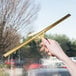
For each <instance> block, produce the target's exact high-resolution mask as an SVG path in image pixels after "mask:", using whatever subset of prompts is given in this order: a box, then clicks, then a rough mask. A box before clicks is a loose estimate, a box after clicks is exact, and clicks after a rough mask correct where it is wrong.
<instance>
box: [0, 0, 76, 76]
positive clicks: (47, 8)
mask: <svg viewBox="0 0 76 76" xmlns="http://www.w3.org/2000/svg"><path fill="white" fill-rule="evenodd" d="M75 3H76V1H75V0H71V1H69V0H67V1H66V0H64V1H60V0H57V1H56V0H0V76H31V75H32V76H45V75H47V76H50V75H51V76H70V74H69V72H68V70H67V67H66V66H65V64H64V63H63V62H62V61H60V60H58V59H57V58H56V57H50V56H48V55H47V54H46V53H45V52H40V51H39V50H40V46H39V44H40V42H41V40H40V39H39V38H37V39H34V40H32V41H31V42H29V43H28V44H27V45H24V46H23V47H21V48H19V49H17V51H15V52H14V53H12V54H11V55H9V56H7V57H4V56H3V54H5V53H6V52H8V51H9V50H11V49H13V48H15V47H16V46H19V45H20V44H21V43H23V42H26V41H28V40H29V39H30V38H31V37H32V36H30V37H29V35H30V34H32V33H37V32H39V31H41V30H42V29H44V28H46V27H48V26H49V25H51V24H52V23H54V22H56V21H57V20H58V19H60V18H62V17H63V16H65V15H66V14H68V13H69V14H71V17H69V18H68V19H66V20H65V21H63V22H61V23H59V24H58V25H57V26H55V27H54V28H52V29H50V30H48V31H47V32H46V33H45V34H44V37H46V38H49V39H54V40H56V41H58V42H59V43H60V45H61V47H62V48H63V50H64V52H65V53H66V54H67V55H68V56H69V57H70V58H71V59H72V60H73V61H74V62H76V35H75V33H76V30H75V28H76V26H75V20H76V15H75V13H76V11H75V6H76V5H75ZM64 72H65V74H64Z"/></svg>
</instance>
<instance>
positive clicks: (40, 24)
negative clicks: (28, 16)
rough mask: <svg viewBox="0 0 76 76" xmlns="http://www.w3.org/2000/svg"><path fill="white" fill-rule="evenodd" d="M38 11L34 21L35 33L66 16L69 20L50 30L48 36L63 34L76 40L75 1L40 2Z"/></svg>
mask: <svg viewBox="0 0 76 76" xmlns="http://www.w3.org/2000/svg"><path fill="white" fill-rule="evenodd" d="M39 2H40V11H39V12H38V18H37V20H36V21H35V32H37V31H40V30H42V29H43V28H45V27H47V26H49V25H51V24H52V23H54V22H56V21H57V20H59V19H60V18H62V17H63V16H65V15H66V14H68V13H69V14H71V16H70V17H69V18H67V19H66V20H64V21H63V22H61V23H59V24H58V25H57V26H55V27H54V28H52V29H50V30H49V31H48V32H47V33H48V34H50V33H51V34H65V35H66V36H67V37H69V38H71V39H76V0H40V1H39Z"/></svg>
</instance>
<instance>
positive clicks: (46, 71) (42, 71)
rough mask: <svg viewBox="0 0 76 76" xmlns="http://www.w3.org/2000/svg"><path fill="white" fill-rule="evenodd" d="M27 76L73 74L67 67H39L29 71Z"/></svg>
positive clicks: (68, 75) (62, 75)
mask: <svg viewBox="0 0 76 76" xmlns="http://www.w3.org/2000/svg"><path fill="white" fill-rule="evenodd" d="M26 76H71V75H70V74H69V72H68V70H67V69H65V68H38V69H32V70H28V71H27V75H26Z"/></svg>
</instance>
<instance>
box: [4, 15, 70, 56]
mask: <svg viewBox="0 0 76 76" xmlns="http://www.w3.org/2000/svg"><path fill="white" fill-rule="evenodd" d="M69 16H71V15H70V14H67V15H65V16H64V17H62V18H61V19H59V20H57V21H56V22H55V23H53V24H51V25H49V26H48V27H46V28H44V29H43V30H41V31H40V32H38V33H36V34H35V35H34V36H32V37H30V38H29V39H28V40H27V41H25V42H23V43H21V44H20V45H19V46H17V47H15V48H13V49H11V50H9V51H8V52H6V53H5V54H3V56H4V57H7V56H9V55H10V54H12V53H14V52H16V51H18V49H20V48H21V47H23V46H24V45H27V44H28V43H29V42H31V41H32V40H34V39H35V38H37V37H39V36H41V35H42V34H44V33H45V32H47V31H48V30H50V29H51V28H53V27H54V26H56V25H57V24H59V23H60V22H62V21H63V20H65V19H66V18H68V17H69Z"/></svg>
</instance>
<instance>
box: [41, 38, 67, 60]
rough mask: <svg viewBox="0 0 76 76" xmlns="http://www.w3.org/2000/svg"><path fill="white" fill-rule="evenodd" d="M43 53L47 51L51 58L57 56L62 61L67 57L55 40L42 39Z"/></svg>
mask: <svg viewBox="0 0 76 76" xmlns="http://www.w3.org/2000/svg"><path fill="white" fill-rule="evenodd" d="M41 46H42V47H41V49H40V50H41V51H43V50H45V52H47V53H48V55H50V56H56V57H57V58H59V59H60V60H63V59H64V57H65V56H66V55H65V53H64V51H63V49H62V48H61V46H60V45H59V43H58V42H57V41H55V40H51V39H44V38H43V39H42V42H41Z"/></svg>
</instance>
